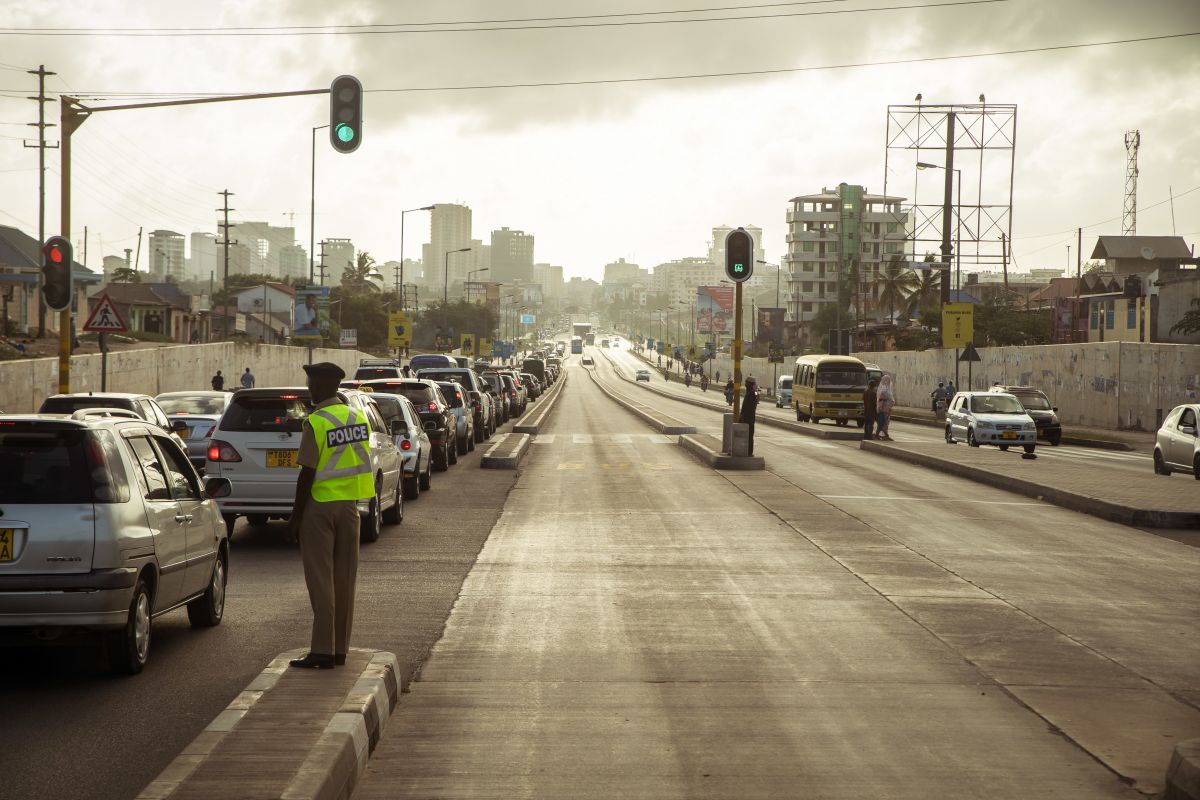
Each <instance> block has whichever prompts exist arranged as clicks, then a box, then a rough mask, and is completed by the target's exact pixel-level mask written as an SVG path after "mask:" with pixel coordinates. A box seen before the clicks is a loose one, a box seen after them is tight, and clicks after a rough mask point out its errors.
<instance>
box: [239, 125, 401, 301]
mask: <svg viewBox="0 0 1200 800" xmlns="http://www.w3.org/2000/svg"><path fill="white" fill-rule="evenodd" d="M328 127H329V126H328V125H317V126H316V127H314V128H313V129H312V167H311V170H310V171H309V176H310V177H309V187H308V282H309V283H310V284H311V283H312V282H313V281H314V280H316V267H317V262H316V254H315V253H314V252H313V251H314V250H316V249H317V131H320V130H324V129H325V128H328ZM401 231H403V228H401ZM403 235H404V234H403V233H401V236H403ZM225 238H226V239H228V238H229V237H228V236H226V237H225ZM403 257H404V256H401V258H403Z"/></svg>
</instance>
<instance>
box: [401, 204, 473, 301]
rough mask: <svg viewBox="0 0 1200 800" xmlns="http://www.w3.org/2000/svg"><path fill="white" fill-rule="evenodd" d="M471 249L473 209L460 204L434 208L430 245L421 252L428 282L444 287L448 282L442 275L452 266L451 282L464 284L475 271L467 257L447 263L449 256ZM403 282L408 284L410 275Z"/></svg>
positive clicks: (457, 258)
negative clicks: (451, 253)
mask: <svg viewBox="0 0 1200 800" xmlns="http://www.w3.org/2000/svg"><path fill="white" fill-rule="evenodd" d="M471 246H472V242H471V209H470V208H469V207H468V206H463V205H458V204H457V203H437V204H435V205H434V207H433V211H432V212H430V214H429V242H428V243H427V244H426V245H425V246H424V247H423V248H422V250H421V254H422V257H421V260H422V261H423V262H424V264H425V269H424V279H425V281H426V282H427V283H429V284H430V285H433V284H435V283H436V284H437V285H438V286H441V284H442V281H443V280H444V279H445V278H446V276H444V275H443V274H442V272H443V270H445V269H446V265H447V263H449V270H450V275H449V282H450V283H458V284H461V283H462V282H464V281H465V280H466V279H467V271H468V270H470V269H474V267H473V266H472V263H473V262H472V261H471V259H469V258H467V254H466V253H463V254H462V255H460V256H450V259H449V262H447V260H446V253H449V252H451V251H454V250H461V249H463V248H464V247H471ZM404 279H405V280H406V281H407V280H408V276H407V274H406V275H405V277H404Z"/></svg>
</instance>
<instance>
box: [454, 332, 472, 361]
mask: <svg viewBox="0 0 1200 800" xmlns="http://www.w3.org/2000/svg"><path fill="white" fill-rule="evenodd" d="M458 349H459V350H460V351H461V352H462V354H463V355H464V356H473V355H475V334H473V333H461V334H459V336H458Z"/></svg>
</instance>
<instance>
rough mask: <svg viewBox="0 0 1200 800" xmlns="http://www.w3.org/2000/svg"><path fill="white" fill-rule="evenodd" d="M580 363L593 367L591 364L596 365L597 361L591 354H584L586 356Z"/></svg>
mask: <svg viewBox="0 0 1200 800" xmlns="http://www.w3.org/2000/svg"><path fill="white" fill-rule="evenodd" d="M579 363H580V364H582V365H583V366H585V367H591V366H595V364H596V362H595V361H592V357H591V356H584V357H583V360H582V361H580V362H579Z"/></svg>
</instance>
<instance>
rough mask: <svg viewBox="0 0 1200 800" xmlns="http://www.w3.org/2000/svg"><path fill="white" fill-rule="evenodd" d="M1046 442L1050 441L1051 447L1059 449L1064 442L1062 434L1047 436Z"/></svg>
mask: <svg viewBox="0 0 1200 800" xmlns="http://www.w3.org/2000/svg"><path fill="white" fill-rule="evenodd" d="M1046 441H1048V442H1049V443H1050V446H1051V447H1058V443H1059V442H1061V441H1062V434H1061V433H1056V434H1053V435H1052V436H1047V437H1046Z"/></svg>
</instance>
